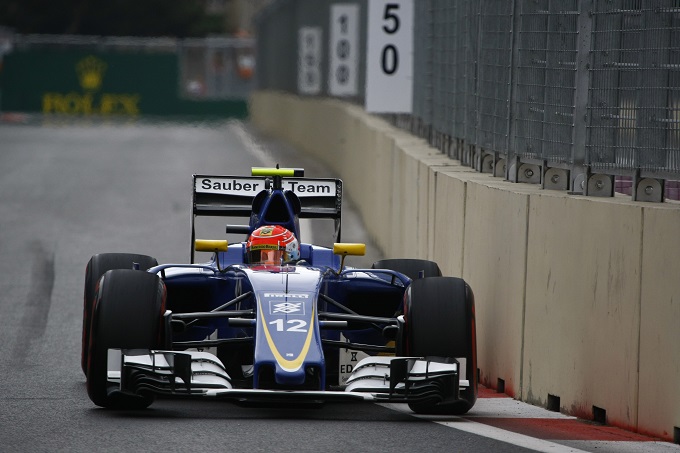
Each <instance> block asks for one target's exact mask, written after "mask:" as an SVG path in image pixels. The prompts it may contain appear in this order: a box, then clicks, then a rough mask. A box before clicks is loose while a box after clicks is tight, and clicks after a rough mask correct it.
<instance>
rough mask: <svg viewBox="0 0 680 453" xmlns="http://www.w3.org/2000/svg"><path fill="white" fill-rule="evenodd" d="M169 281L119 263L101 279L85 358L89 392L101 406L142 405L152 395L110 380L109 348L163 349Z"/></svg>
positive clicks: (140, 407) (148, 400) (147, 403)
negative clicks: (124, 390)
mask: <svg viewBox="0 0 680 453" xmlns="http://www.w3.org/2000/svg"><path fill="white" fill-rule="evenodd" d="M165 295H166V290H165V285H164V284H163V281H162V280H161V279H160V278H159V277H158V276H157V275H155V274H150V273H147V272H142V271H136V270H122V269H116V270H111V271H108V272H106V273H105V274H104V275H103V276H102V278H101V279H100V282H99V285H98V288H97V291H96V293H95V303H94V307H93V311H92V323H91V331H90V341H89V345H88V361H87V394H88V396H89V397H90V399H91V400H92V402H93V403H94V404H96V405H97V406H101V407H105V408H112V409H143V408H145V407H147V406H149V404H151V403H152V402H153V397H151V396H150V395H133V394H127V393H122V392H120V391H119V390H118V389H119V384H118V383H116V382H110V381H109V380H108V373H107V371H108V350H109V349H160V348H161V345H163V334H164V333H163V328H162V326H163V323H162V317H163V313H164V311H165Z"/></svg>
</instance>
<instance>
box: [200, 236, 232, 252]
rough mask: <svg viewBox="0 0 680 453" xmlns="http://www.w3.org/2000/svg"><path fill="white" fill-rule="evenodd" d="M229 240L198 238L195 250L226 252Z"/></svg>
mask: <svg viewBox="0 0 680 453" xmlns="http://www.w3.org/2000/svg"><path fill="white" fill-rule="evenodd" d="M228 247H229V241H227V240H226V239H225V240H222V239H196V241H194V250H196V251H197V252H226V251H227V248H228Z"/></svg>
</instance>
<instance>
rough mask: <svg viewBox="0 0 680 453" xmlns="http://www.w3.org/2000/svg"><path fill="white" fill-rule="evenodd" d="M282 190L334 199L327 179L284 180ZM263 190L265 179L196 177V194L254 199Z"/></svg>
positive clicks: (331, 184)
mask: <svg viewBox="0 0 680 453" xmlns="http://www.w3.org/2000/svg"><path fill="white" fill-rule="evenodd" d="M282 184H283V189H285V190H290V191H291V192H293V193H295V195H297V196H298V197H332V198H335V197H336V189H335V181H334V180H328V179H311V178H305V179H302V178H286V179H284V180H283V181H282ZM264 188H265V178H239V177H232V176H202V177H197V178H196V181H195V186H194V190H195V191H196V193H212V194H218V195H235V196H249V197H254V196H255V195H257V194H258V193H259V192H260V191H261V190H264Z"/></svg>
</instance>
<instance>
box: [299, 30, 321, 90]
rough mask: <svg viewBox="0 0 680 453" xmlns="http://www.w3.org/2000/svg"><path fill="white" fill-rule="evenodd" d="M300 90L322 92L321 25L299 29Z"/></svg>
mask: <svg viewBox="0 0 680 453" xmlns="http://www.w3.org/2000/svg"><path fill="white" fill-rule="evenodd" d="M298 92H299V93H300V94H319V93H320V92H321V27H301V28H300V30H299V31H298Z"/></svg>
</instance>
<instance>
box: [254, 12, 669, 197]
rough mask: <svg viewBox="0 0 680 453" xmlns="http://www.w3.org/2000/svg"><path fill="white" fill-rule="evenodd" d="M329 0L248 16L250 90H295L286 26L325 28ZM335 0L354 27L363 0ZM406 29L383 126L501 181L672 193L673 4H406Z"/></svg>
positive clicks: (293, 38) (588, 190)
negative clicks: (410, 10)
mask: <svg viewBox="0 0 680 453" xmlns="http://www.w3.org/2000/svg"><path fill="white" fill-rule="evenodd" d="M332 3H333V2H332V1H331V0H279V1H276V2H274V3H273V4H272V5H270V6H269V7H268V8H266V9H265V10H264V11H263V13H262V14H260V16H259V17H258V21H257V35H258V51H257V55H258V57H257V59H258V60H257V63H258V79H257V83H258V86H259V88H263V89H279V90H285V91H289V92H292V93H297V69H298V68H297V62H298V56H297V51H298V49H297V45H298V42H297V36H298V35H297V34H298V30H299V29H300V28H301V27H310V26H311V27H320V28H321V30H322V36H324V37H327V36H328V28H329V23H328V22H329V8H330V5H331V4H332ZM346 3H355V4H358V5H359V6H360V11H361V16H362V24H364V25H365V23H366V11H367V1H366V0H355V1H351V0H348V1H347V2H346ZM284 19H285V20H284ZM414 26H415V30H414V34H415V47H414V64H415V67H414V96H413V112H412V113H411V114H410V115H404V114H400V115H386V117H387V118H389V119H390V120H392V121H393V122H394V123H395V124H397V125H399V126H400V127H405V128H408V129H410V130H411V131H412V132H413V133H415V134H418V135H420V136H421V137H424V138H426V139H428V141H429V142H430V143H431V144H432V145H433V146H436V147H438V148H440V149H441V150H442V151H444V152H446V153H447V154H448V155H450V156H451V157H453V158H456V159H459V160H461V161H462V162H463V163H464V164H467V165H470V166H472V167H474V168H476V169H477V170H478V171H482V172H490V173H493V174H494V175H496V176H499V177H504V178H506V179H508V180H510V181H516V182H528V183H536V184H541V186H542V187H543V188H546V189H556V190H567V191H571V192H574V193H582V194H585V195H591V196H613V194H614V191H615V190H621V191H626V189H627V192H628V193H629V194H630V195H632V197H633V199H634V200H640V201H663V200H664V199H665V198H676V199H677V198H679V197H678V196H677V192H678V187H680V184H678V183H677V182H676V180H680V1H678V0H648V1H647V0H609V1H599V0H512V1H508V0H417V1H415V25H414ZM363 30H365V26H364V27H363ZM365 35H366V33H365V32H363V33H361V39H360V45H361V49H360V53H361V55H362V56H360V60H361V59H362V58H365V57H363V55H366V38H365ZM327 47H328V46H325V47H324V46H322V55H323V56H322V63H321V75H322V78H323V81H322V84H321V86H322V87H323V88H322V90H321V92H320V93H319V95H320V96H328V88H327V87H328V82H327V79H328V61H327V60H328V58H327V56H326V53H327V52H328V49H327ZM359 71H360V75H359V79H358V80H359V85H360V87H359V92H360V93H364V82H365V78H366V77H365V65H360V67H359ZM349 100H350V101H354V102H358V103H362V102H363V94H360V95H359V96H357V97H355V98H352V99H349Z"/></svg>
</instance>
